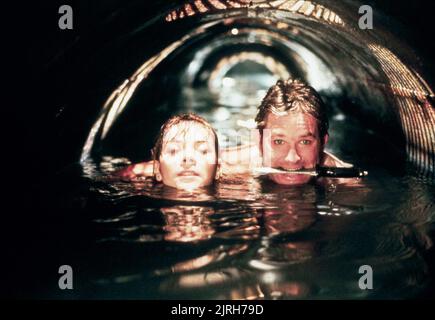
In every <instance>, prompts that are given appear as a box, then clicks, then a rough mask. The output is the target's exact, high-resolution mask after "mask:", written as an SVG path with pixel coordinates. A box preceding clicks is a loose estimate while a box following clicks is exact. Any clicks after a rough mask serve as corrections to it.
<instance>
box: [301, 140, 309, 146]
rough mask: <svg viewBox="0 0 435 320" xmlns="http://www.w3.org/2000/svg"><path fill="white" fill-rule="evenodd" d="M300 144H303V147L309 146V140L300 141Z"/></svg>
mask: <svg viewBox="0 0 435 320" xmlns="http://www.w3.org/2000/svg"><path fill="white" fill-rule="evenodd" d="M300 144H303V145H309V144H311V140H306V139H304V140H301V141H300Z"/></svg>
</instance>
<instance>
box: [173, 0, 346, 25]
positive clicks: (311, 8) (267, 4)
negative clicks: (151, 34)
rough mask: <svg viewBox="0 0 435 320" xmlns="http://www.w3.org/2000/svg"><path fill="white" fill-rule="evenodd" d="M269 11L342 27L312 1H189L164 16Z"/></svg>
mask: <svg viewBox="0 0 435 320" xmlns="http://www.w3.org/2000/svg"><path fill="white" fill-rule="evenodd" d="M240 8H246V9H258V8H262V9H271V10H281V11H287V12H291V13H296V14H302V15H304V16H307V17H311V18H314V19H317V20H323V21H325V22H326V23H331V24H336V25H341V26H343V25H344V22H343V20H342V19H341V18H340V16H339V15H338V14H336V13H335V12H333V11H332V10H330V9H328V8H326V7H324V6H322V5H320V4H316V3H315V2H313V1H306V0H279V1H270V0H269V1H268V0H263V1H251V0H193V1H192V0H191V1H188V2H187V3H186V4H184V5H183V6H182V7H181V8H179V9H176V10H173V11H172V12H170V13H169V14H168V15H167V16H166V18H165V19H166V21H168V22H171V21H174V20H178V19H182V18H184V17H186V16H192V15H196V14H200V13H206V12H216V11H220V10H229V9H240Z"/></svg>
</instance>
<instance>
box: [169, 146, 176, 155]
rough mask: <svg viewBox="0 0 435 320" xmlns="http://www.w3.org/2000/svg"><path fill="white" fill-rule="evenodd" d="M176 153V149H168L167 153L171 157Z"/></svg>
mask: <svg viewBox="0 0 435 320" xmlns="http://www.w3.org/2000/svg"><path fill="white" fill-rule="evenodd" d="M177 152H178V149H175V148H171V149H168V153H169V154H170V155H171V156H174V155H175V154H176V153H177Z"/></svg>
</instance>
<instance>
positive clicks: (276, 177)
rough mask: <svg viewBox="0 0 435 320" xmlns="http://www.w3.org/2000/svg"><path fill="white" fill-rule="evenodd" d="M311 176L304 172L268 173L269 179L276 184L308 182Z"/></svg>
mask: <svg viewBox="0 0 435 320" xmlns="http://www.w3.org/2000/svg"><path fill="white" fill-rule="evenodd" d="M311 178H312V176H309V175H306V174H291V173H290V174H286V173H279V174H270V175H269V179H271V180H272V181H273V182H275V183H277V184H282V185H289V186H291V185H301V184H305V183H308V182H309V181H310V180H311Z"/></svg>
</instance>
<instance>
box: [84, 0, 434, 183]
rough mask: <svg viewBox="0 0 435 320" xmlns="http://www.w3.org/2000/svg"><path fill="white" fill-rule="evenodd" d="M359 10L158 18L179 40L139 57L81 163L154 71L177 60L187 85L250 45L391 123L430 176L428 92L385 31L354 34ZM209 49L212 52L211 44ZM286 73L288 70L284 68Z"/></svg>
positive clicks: (304, 7) (273, 9) (306, 8)
mask: <svg viewBox="0 0 435 320" xmlns="http://www.w3.org/2000/svg"><path fill="white" fill-rule="evenodd" d="M358 7H359V3H357V2H354V1H328V2H326V1H318V3H315V2H312V1H296V0H277V1H244V0H238V1H235V0H231V1H230V0H214V1H212V0H202V1H199V0H196V1H187V2H186V3H185V4H183V5H181V6H180V7H179V8H178V9H176V10H172V11H170V12H162V13H161V15H160V17H159V19H161V20H164V25H165V26H166V27H167V28H170V29H171V28H172V30H174V33H175V34H176V35H178V36H179V37H178V40H176V41H171V40H168V41H167V42H168V43H167V44H166V45H165V46H164V49H163V50H161V51H160V52H158V53H156V54H155V55H153V56H151V57H149V58H148V59H144V60H146V61H145V62H144V64H143V65H142V66H140V67H139V68H138V70H137V71H136V72H135V73H134V74H133V75H131V76H130V77H129V78H128V79H126V80H125V81H124V82H123V83H122V84H121V85H120V86H119V87H118V88H117V89H116V90H115V91H114V92H113V93H112V95H111V96H110V97H109V98H108V99H107V101H106V103H105V105H104V106H103V109H102V111H101V113H100V115H99V117H98V119H97V121H96V122H95V123H94V125H93V127H92V129H91V131H90V134H89V136H88V138H87V141H86V143H85V145H84V147H83V151H82V155H81V160H82V161H85V160H86V159H88V158H89V157H92V156H93V153H94V150H95V149H96V145H97V144H98V143H99V141H102V140H104V139H105V137H106V136H107V134H108V133H109V132H110V131H111V130H112V128H113V125H114V123H116V121H117V119H119V117H120V116H121V115H122V113H123V112H124V111H125V109H126V108H127V106H128V104H129V102H130V99H131V98H132V97H133V96H134V94H135V92H136V90H137V88H138V87H139V86H141V85H142V84H143V82H146V81H147V80H148V78H149V77H150V76H151V75H152V74H153V72H157V71H156V70H159V67H160V66H161V65H164V64H165V63H167V61H170V60H172V61H174V60H175V59H179V58H180V57H184V60H183V61H184V62H187V63H186V65H188V66H189V65H190V66H192V62H195V63H196V64H199V66H198V65H197V66H196V69H195V68H193V69H192V68H191V69H190V71H189V70H187V69H186V70H185V71H184V75H185V76H186V77H189V76H190V77H191V78H192V79H191V80H192V81H191V82H192V83H193V79H195V77H196V76H197V75H198V73H199V72H200V70H201V61H205V60H207V57H209V56H211V55H212V54H213V52H216V50H217V49H219V48H220V47H221V46H222V45H224V44H225V45H227V46H233V47H236V46H239V47H240V46H241V42H242V45H243V41H245V44H246V41H247V42H250V44H251V45H256V46H257V49H256V50H257V53H258V52H261V49H258V48H261V47H263V48H265V49H264V50H270V48H279V51H280V52H281V53H282V54H283V55H285V54H288V56H289V57H290V58H291V59H289V60H291V61H293V62H292V63H293V65H296V66H297V68H296V69H298V70H297V73H298V74H300V75H302V77H303V78H305V79H306V80H307V81H308V82H309V83H310V84H312V85H313V86H314V87H315V88H316V89H317V90H319V91H320V92H321V93H324V94H328V95H331V96H334V95H335V96H338V95H346V96H347V97H348V98H349V99H350V100H354V101H358V102H359V104H358V105H359V106H360V108H362V109H363V110H361V111H363V112H364V113H366V114H368V115H370V117H371V119H373V121H377V122H378V123H379V124H380V125H383V124H384V125H385V126H386V127H394V126H395V125H398V126H399V127H400V130H401V132H402V134H403V136H404V140H405V143H406V154H407V158H408V160H409V161H411V162H412V163H413V164H414V165H416V166H417V167H418V168H420V169H421V170H422V171H423V172H424V173H426V174H428V175H432V176H434V175H435V172H434V167H435V132H434V131H435V129H434V127H435V110H434V106H433V97H434V95H433V92H432V91H431V89H430V88H429V86H428V85H427V84H426V82H425V81H424V79H422V77H421V76H420V75H419V73H418V72H417V71H416V69H415V66H416V65H417V64H416V63H415V62H414V61H413V57H412V55H410V54H408V53H407V52H406V47H405V46H404V45H403V44H401V43H400V42H399V41H398V40H397V39H395V38H394V37H393V36H392V35H391V34H390V33H388V32H387V31H386V29H385V28H381V27H379V28H375V29H373V30H370V31H366V30H360V29H359V28H358V20H357V18H358V15H357V14H356V13H357V12H358ZM157 20H158V19H157ZM186 21H188V23H189V24H188V26H189V28H184V29H183V30H181V28H179V26H180V24H182V23H186ZM160 23H161V21H160ZM184 26H185V25H184ZM235 30H237V32H235ZM243 39H245V40H243ZM213 43H215V49H213V46H212V45H210V44H213ZM207 44H208V47H207ZM207 48H208V52H207ZM404 48H405V49H404ZM200 49H202V50H203V51H205V52H203V56H202V57H201V59H198V58H195V55H194V54H193V53H192V52H197V53H198V52H199V51H200ZM189 52H190V53H192V54H189ZM267 52H269V51H267ZM263 53H264V52H263ZM263 56H267V55H265V54H263ZM402 56H403V57H405V60H406V62H404V59H403V58H401V57H402ZM275 58H276V55H275ZM189 59H190V61H189ZM276 60H277V61H278V60H279V58H276ZM265 61H266V59H264V61H263V62H261V61H260V63H263V64H265ZM289 64H291V63H290V62H289ZM275 65H278V64H275ZM283 65H286V63H285V61H283ZM269 69H271V68H269ZM281 69H283V68H281ZM287 69H288V70H287V71H289V72H290V73H294V72H295V68H293V69H292V67H291V66H290V67H288V68H287ZM192 70H193V71H192ZM284 71H285V70H284ZM284 71H283V72H282V73H281V74H285V72H284ZM189 72H190V73H189ZM192 83H191V84H189V85H192V86H193V84H192ZM351 107H352V106H349V108H351ZM343 111H344V112H347V111H348V112H352V110H343Z"/></svg>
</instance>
